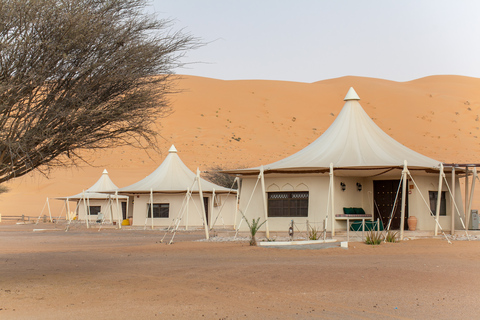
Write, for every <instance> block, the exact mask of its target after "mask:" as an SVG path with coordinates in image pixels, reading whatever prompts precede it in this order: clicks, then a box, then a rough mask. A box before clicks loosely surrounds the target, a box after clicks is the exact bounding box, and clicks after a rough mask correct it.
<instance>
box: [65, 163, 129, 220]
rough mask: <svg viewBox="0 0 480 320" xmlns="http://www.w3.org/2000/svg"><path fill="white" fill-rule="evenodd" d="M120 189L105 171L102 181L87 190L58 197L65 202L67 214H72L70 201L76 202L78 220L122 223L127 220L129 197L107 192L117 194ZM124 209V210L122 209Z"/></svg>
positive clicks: (105, 170)
mask: <svg viewBox="0 0 480 320" xmlns="http://www.w3.org/2000/svg"><path fill="white" fill-rule="evenodd" d="M117 189H118V187H117V186H116V185H115V184H114V183H113V181H112V180H111V179H110V177H109V176H108V171H107V169H104V170H103V172H102V175H101V177H100V179H98V181H97V182H95V184H94V185H92V186H91V187H90V188H88V189H87V190H84V191H82V192H81V193H78V194H76V195H73V196H69V197H58V198H56V199H58V200H64V201H65V206H66V207H67V212H70V206H69V201H75V202H76V203H77V204H76V209H75V212H76V213H77V218H78V220H82V221H84V220H87V217H88V220H89V221H97V220H98V219H99V215H100V214H101V215H100V217H102V216H103V218H101V220H103V221H107V222H113V221H118V222H121V221H122V220H123V219H124V218H125V213H126V203H127V199H128V197H126V196H121V195H120V196H119V195H111V194H107V193H105V192H115V190H117ZM122 207H123V209H122Z"/></svg>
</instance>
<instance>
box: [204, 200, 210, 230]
mask: <svg viewBox="0 0 480 320" xmlns="http://www.w3.org/2000/svg"><path fill="white" fill-rule="evenodd" d="M203 205H204V207H205V216H206V218H207V226H209V223H208V197H203Z"/></svg>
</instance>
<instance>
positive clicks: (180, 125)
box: [0, 76, 480, 216]
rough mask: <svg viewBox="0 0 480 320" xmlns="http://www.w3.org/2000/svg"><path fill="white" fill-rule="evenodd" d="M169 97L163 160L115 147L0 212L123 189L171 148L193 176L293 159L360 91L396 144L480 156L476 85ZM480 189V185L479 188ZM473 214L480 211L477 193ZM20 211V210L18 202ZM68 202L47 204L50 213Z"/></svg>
mask: <svg viewBox="0 0 480 320" xmlns="http://www.w3.org/2000/svg"><path fill="white" fill-rule="evenodd" d="M177 86H178V89H179V90H180V91H181V92H180V93H178V94H176V95H175V96H172V98H171V102H172V108H173V109H172V111H173V113H172V114H171V115H169V116H168V117H166V118H163V119H160V121H159V122H158V127H157V129H158V132H159V133H160V135H161V136H160V137H159V139H158V148H159V149H160V150H161V151H162V154H159V153H155V152H154V151H152V150H149V151H148V153H146V152H143V151H139V150H137V149H133V148H117V149H112V150H108V151H105V152H97V153H89V152H86V153H85V154H84V156H85V157H86V158H87V159H88V160H89V161H90V164H91V165H92V166H88V165H86V164H83V165H82V166H77V167H74V168H66V169H63V168H60V169H55V170H53V171H52V172H50V174H49V178H50V179H46V178H45V177H43V176H42V175H40V174H38V173H37V174H30V175H27V176H25V177H22V178H19V179H15V180H13V181H11V182H10V183H7V186H8V187H9V188H10V192H8V193H6V194H2V195H0V213H1V214H3V215H21V214H25V215H30V216H38V215H39V214H40V213H41V211H42V208H44V205H45V201H46V198H47V197H50V198H54V197H60V196H70V195H74V194H78V193H80V192H82V190H84V189H87V188H89V187H90V186H92V185H93V184H94V183H95V182H96V181H97V180H98V179H99V178H100V176H101V174H102V171H103V169H104V168H106V169H107V170H108V171H109V173H110V178H111V179H112V180H113V182H114V183H115V184H117V186H119V187H124V186H127V185H130V184H132V183H135V182H137V181H139V180H140V179H143V178H144V177H146V176H147V175H148V174H150V173H151V172H153V171H154V170H155V169H156V168H157V167H158V165H160V163H161V162H162V161H163V159H164V158H165V156H166V155H167V150H168V149H169V148H170V146H171V145H172V144H174V145H175V146H176V148H177V150H178V152H179V153H178V154H179V156H180V158H181V159H182V160H183V161H184V162H185V164H186V165H187V166H188V167H189V168H190V169H192V170H194V171H195V170H196V168H197V167H199V168H200V170H208V169H209V168H211V167H215V166H218V165H219V166H222V167H223V168H226V169H232V168H241V167H248V166H260V165H266V164H269V163H272V162H274V161H277V160H280V159H282V158H284V157H286V156H288V155H291V154H293V153H295V152H297V151H299V150H301V149H302V148H304V147H306V146H307V145H308V144H310V143H311V142H313V141H314V140H315V139H317V138H318V137H319V136H320V135H321V134H322V133H323V132H324V131H325V130H326V129H327V128H328V127H329V126H330V124H331V123H332V122H333V120H334V119H335V117H336V116H337V115H338V113H339V112H340V110H341V109H342V107H343V105H344V101H343V98H344V97H345V95H346V93H347V91H348V89H349V88H350V87H352V86H353V87H354V88H355V90H356V92H357V93H358V95H359V96H360V98H361V100H360V104H361V105H362V107H363V108H364V109H365V111H366V112H367V113H368V115H369V116H370V117H371V118H372V119H373V120H374V121H375V123H376V124H377V125H378V126H380V128H382V129H383V130H384V131H385V132H387V133H388V134H389V135H390V136H392V137H393V138H394V139H396V140H397V141H399V142H400V143H402V144H404V145H406V146H407V147H409V148H411V149H413V150H415V151H417V152H420V153H422V154H424V155H426V156H428V157H431V158H434V159H436V160H438V161H443V162H447V163H451V162H454V163H465V162H467V163H476V162H478V155H479V154H480V122H479V121H480V90H478V88H479V87H480V79H477V78H469V77H461V76H431V77H426V78H422V79H417V80H413V81H408V82H394V81H388V80H382V79H373V78H364V77H342V78H337V79H330V80H324V81H319V82H315V83H299V82H286V81H261V80H242V81H223V80H216V79H209V78H201V77H192V76H184V77H183V78H181V79H179V80H178V84H177ZM477 189H478V188H477ZM476 199H478V201H476V202H475V204H474V206H473V209H480V193H477V196H476ZM19 204H21V205H19ZM62 205H63V203H62V202H61V201H54V200H52V201H50V206H51V208H52V215H58V214H60V211H61V208H62Z"/></svg>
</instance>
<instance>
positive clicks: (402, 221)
mask: <svg viewBox="0 0 480 320" xmlns="http://www.w3.org/2000/svg"><path fill="white" fill-rule="evenodd" d="M407 172H408V168H407V160H405V161H404V162H403V172H402V176H403V184H402V210H401V216H400V240H403V233H404V231H405V230H404V229H405V204H406V201H407V195H406V193H407Z"/></svg>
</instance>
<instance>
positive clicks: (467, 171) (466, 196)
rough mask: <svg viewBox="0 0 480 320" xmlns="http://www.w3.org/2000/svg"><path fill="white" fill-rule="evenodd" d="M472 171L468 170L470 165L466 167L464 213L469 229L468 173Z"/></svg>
mask: <svg viewBox="0 0 480 320" xmlns="http://www.w3.org/2000/svg"><path fill="white" fill-rule="evenodd" d="M469 173H470V170H468V167H465V206H464V207H463V210H464V214H465V225H466V228H467V229H468V217H467V216H468V215H467V207H468V193H469V192H468V174H469Z"/></svg>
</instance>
